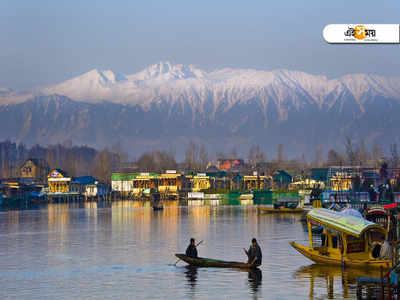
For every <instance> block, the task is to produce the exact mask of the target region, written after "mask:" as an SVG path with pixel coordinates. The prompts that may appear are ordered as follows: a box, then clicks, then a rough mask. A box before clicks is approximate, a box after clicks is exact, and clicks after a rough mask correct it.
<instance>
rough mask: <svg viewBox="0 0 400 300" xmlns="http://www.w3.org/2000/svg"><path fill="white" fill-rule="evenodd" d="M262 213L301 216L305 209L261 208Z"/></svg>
mask: <svg viewBox="0 0 400 300" xmlns="http://www.w3.org/2000/svg"><path fill="white" fill-rule="evenodd" d="M260 212H261V213H264V214H299V213H303V212H304V209H302V208H300V207H296V208H287V207H284V208H268V207H260Z"/></svg>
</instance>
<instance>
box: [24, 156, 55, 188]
mask: <svg viewBox="0 0 400 300" xmlns="http://www.w3.org/2000/svg"><path fill="white" fill-rule="evenodd" d="M49 171H50V168H49V165H48V163H47V161H46V160H44V159H37V158H28V159H27V160H26V161H25V162H24V163H23V165H22V166H21V168H20V173H21V177H22V178H38V179H40V180H41V181H42V182H45V179H46V176H47V174H49Z"/></svg>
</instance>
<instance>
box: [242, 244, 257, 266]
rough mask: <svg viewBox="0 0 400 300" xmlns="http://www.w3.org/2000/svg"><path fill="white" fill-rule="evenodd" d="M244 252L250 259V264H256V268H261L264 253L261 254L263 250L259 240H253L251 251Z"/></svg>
mask: <svg viewBox="0 0 400 300" xmlns="http://www.w3.org/2000/svg"><path fill="white" fill-rule="evenodd" d="M243 250H244V252H245V253H246V255H247V257H248V263H249V264H254V265H256V266H260V265H261V262H262V253H261V248H260V246H259V245H258V244H257V240H256V239H255V238H253V239H252V240H251V245H250V248H249V250H246V249H244V248H243Z"/></svg>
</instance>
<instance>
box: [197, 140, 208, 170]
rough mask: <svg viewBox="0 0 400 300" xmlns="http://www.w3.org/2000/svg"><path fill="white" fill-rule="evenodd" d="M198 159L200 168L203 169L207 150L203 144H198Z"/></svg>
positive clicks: (206, 159) (206, 162)
mask: <svg viewBox="0 0 400 300" xmlns="http://www.w3.org/2000/svg"><path fill="white" fill-rule="evenodd" d="M199 161H200V169H201V170H205V169H206V167H207V164H208V152H207V149H206V147H205V146H204V144H202V145H201V146H200V150H199Z"/></svg>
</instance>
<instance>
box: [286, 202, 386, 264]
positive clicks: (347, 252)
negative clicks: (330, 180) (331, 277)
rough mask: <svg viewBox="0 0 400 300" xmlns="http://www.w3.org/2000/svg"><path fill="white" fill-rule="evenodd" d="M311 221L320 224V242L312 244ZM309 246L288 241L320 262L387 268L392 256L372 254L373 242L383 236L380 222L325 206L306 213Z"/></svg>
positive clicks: (299, 250)
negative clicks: (388, 258) (385, 256)
mask: <svg viewBox="0 0 400 300" xmlns="http://www.w3.org/2000/svg"><path fill="white" fill-rule="evenodd" d="M312 225H314V226H316V225H317V226H322V227H323V232H322V233H321V244H320V245H315V240H314V236H313V233H312ZM307 226H308V235H309V241H310V245H309V246H304V245H300V244H297V243H296V242H290V244H291V245H292V247H293V248H294V249H296V250H297V251H298V252H300V253H301V254H303V255H304V256H305V257H307V258H309V259H310V260H312V261H314V262H316V263H319V264H333V265H344V266H347V267H368V268H371V267H372V268H380V267H383V268H384V269H389V268H391V267H392V261H391V260H383V259H379V258H374V257H373V255H372V250H373V246H374V245H373V242H374V241H376V240H378V241H379V240H381V239H382V238H384V237H385V236H386V229H385V228H383V227H382V226H380V225H378V224H375V223H372V222H370V221H367V220H365V219H361V218H357V217H354V216H349V215H345V214H342V213H340V212H335V211H332V210H328V209H324V208H316V209H313V210H312V211H310V212H309V213H308V214H307Z"/></svg>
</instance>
